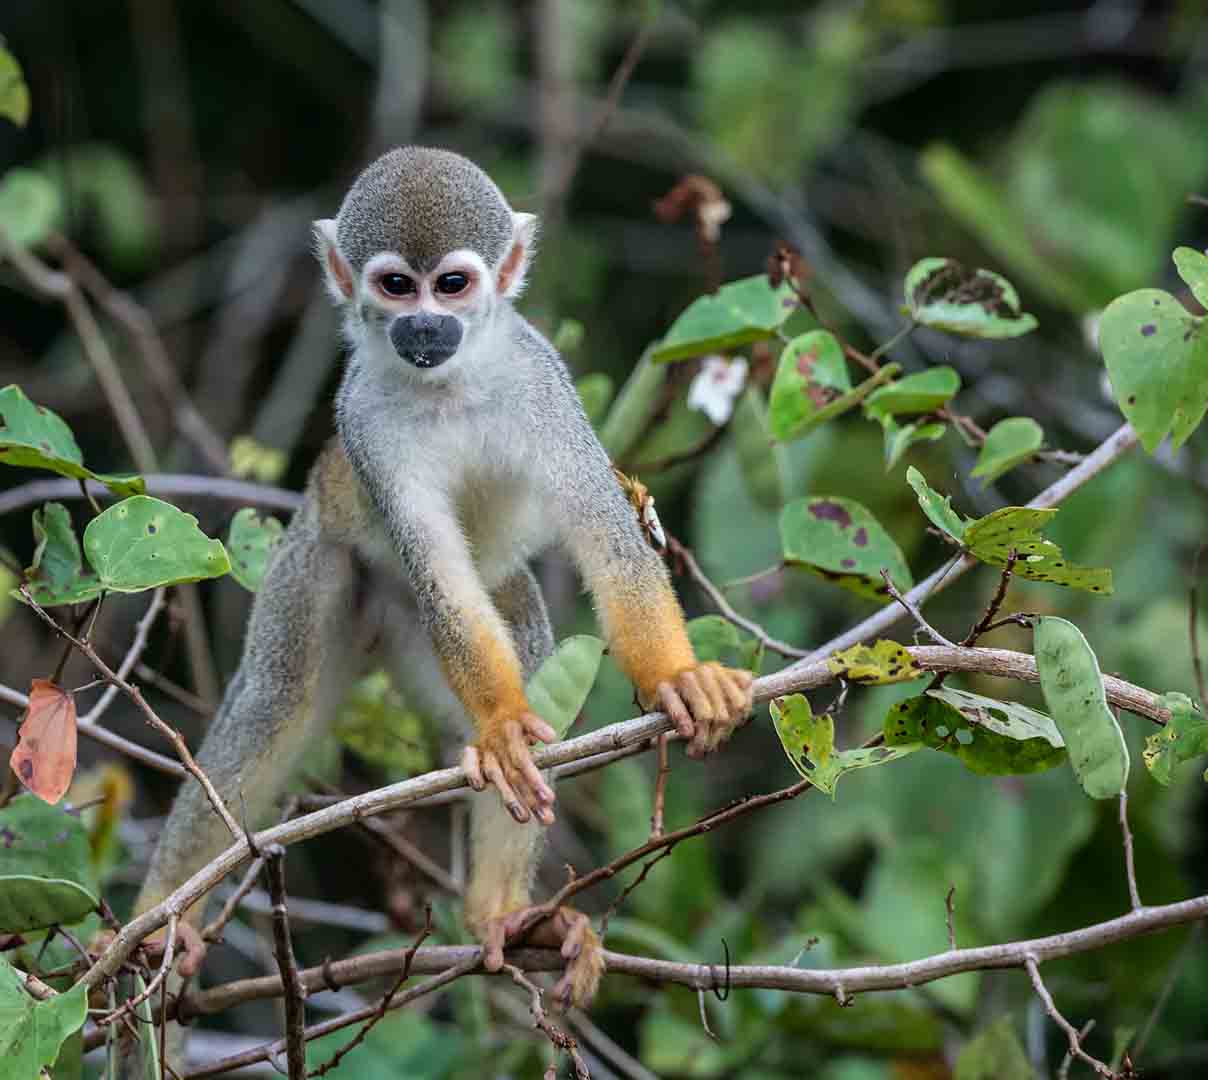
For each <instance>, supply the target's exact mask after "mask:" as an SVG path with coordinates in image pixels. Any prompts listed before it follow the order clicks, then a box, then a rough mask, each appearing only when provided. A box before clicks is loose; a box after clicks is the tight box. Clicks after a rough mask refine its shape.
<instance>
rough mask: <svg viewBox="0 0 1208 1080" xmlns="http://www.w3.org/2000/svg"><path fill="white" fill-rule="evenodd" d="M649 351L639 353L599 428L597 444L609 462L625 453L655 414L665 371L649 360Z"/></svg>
mask: <svg viewBox="0 0 1208 1080" xmlns="http://www.w3.org/2000/svg"><path fill="white" fill-rule="evenodd" d="M650 351H651V350H650V349H647V350H646V351H645V352H644V353H642V355H641V357H640V358H639V359H638V362H637V364H635V365H634V369H633V371H632V372H630V375H629V378H628V379H626V380H625V384H624V385H623V386H622V387H621V392H620V393H619V394H618V395H617V397H616V400H615V401H614V402H613V405H612V408H611V409H609V410H608V416H607V418H606V419H605V420H604V423H603V424H601V425H600V443H601V444H602V445H603V447H604V449H605V450H607V451H608V456H609V457H610V458H612V460H613V461H621V460H623V459H624V458H625V457H626V456H627V455H628V454H629V451H630V450H632V449H633V447H634V445H635V444H636V443H637V441H638V439H640V438H641V437H642V433H643V432H645V430H646V428H647V426H648V425H649V424H650V420H651V418H652V417H653V416H654V414H655V412H657V411H658V407H659V399H660V398H661V397H662V393H663V384H664V383H665V382H666V381H667V374H668V370H667V368H666V367H665V366H664V365H662V364H656V363H654V362H653V361H652V360H651V359H650Z"/></svg>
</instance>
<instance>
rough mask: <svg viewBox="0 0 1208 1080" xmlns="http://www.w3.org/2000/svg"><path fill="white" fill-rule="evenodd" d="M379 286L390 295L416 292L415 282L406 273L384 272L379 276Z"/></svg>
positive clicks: (405, 294)
mask: <svg viewBox="0 0 1208 1080" xmlns="http://www.w3.org/2000/svg"><path fill="white" fill-rule="evenodd" d="M378 287H379V288H380V289H381V290H382V292H384V293H386V294H387V295H389V296H410V295H411V294H412V293H414V292H415V282H414V281H412V280H411V279H410V278H409V277H407V275H406V274H383V275H382V276H381V277H380V278H378Z"/></svg>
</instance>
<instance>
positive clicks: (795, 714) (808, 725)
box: [768, 694, 922, 798]
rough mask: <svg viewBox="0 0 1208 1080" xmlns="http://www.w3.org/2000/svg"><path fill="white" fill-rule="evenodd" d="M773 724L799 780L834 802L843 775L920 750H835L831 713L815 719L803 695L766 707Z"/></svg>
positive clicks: (792, 695)
mask: <svg viewBox="0 0 1208 1080" xmlns="http://www.w3.org/2000/svg"><path fill="white" fill-rule="evenodd" d="M768 708H769V711H770V712H771V714H772V723H773V724H774V725H775V726H776V735H777V736H778V737H779V739H780V745H781V746H782V747H783V748H784V752H785V755H786V756H787V757H788V759H789V761H790V762H791V763H792V766H793V768H794V769H796V770H797V772H798V773H799V774H800V775H801V777H802V779H804V780H808V781H809V782H810V783H811V784H813V785H814V787H816V788H817V789H818V790H819V791H824V792H826V794H827V795H830V796H831V797H832V798H834V795H835V785H836V784H838V782H839V779H840V777H842V776H843V775H844V773H848V772H851V771H852V770H853V769H866V768H868V767H869V766H871V765H886V764H888V763H889V762H891V761H896V760H897V759H898V758H901V757H905V756H906V755H907V754H911V753H913V752H914V751H915V750H917V749H918V748H919V746H920V745H922V744H921V743H915V744H913V745H910V746H874V747H869V748H862V749H856V750H836V749H835V721H834V718H833V717H832V716H831V715H830V713H820V714H818V715H817V716H815V715H814V711H813V709H811V708H810V703H809V700H808V699H807V698H806V696H805V695H804V694H789V695H788V696H787V697H782V698H777V699H774V700H773V701H771V702H769V703H768Z"/></svg>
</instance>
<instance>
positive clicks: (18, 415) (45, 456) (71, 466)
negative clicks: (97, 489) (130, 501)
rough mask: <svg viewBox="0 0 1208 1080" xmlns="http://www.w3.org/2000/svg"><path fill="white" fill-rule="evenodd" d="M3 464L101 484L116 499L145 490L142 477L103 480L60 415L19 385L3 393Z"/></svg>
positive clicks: (0, 398) (0, 416)
mask: <svg viewBox="0 0 1208 1080" xmlns="http://www.w3.org/2000/svg"><path fill="white" fill-rule="evenodd" d="M0 464H3V465H22V466H25V467H27V468H31V469H49V470H50V471H51V472H56V473H58V474H59V475H60V476H68V477H70V478H71V479H73V480H87V479H93V480H98V481H100V482H101V483H102V484H104V485H105V486H106V487H108V488H109V490H110V491H112V492H113V493H114V494H115V495H121V496H126V495H137V494H141V492H142V491H143V490H144V489H145V485H144V482H143V479H142V477H140V476H103V475H101V474H100V473H94V472H93V471H92V470H91V469H87V468H85V467H84V458H83V455H82V454H81V453H80V448H79V446H78V445H77V444H76V441H75V436H74V435H73V434H72V433H71V428H69V427H68V426H67V424H66V423H64V422H63V420H62V419H61V418H60V417H59V416H58V415H57V414H56V413H53V412H51V411H50V410H49V409H47V408H46V407H45V406H42V405H35V404H34V403H33V402H32V401H30V400H29V398H27V397H26V396H25V393H24V391H23V390H22V389H21V388H20V387H19V386H16V385H15V384H13V385H9V386H6V387H5V388H4V389H3V390H0Z"/></svg>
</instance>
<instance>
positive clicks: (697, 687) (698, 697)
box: [677, 671, 713, 724]
mask: <svg viewBox="0 0 1208 1080" xmlns="http://www.w3.org/2000/svg"><path fill="white" fill-rule="evenodd" d="M677 682H678V685H679V691H680V693H681V694H682V695H683V697H684V700H685V701H687V703H688V708H689V709H691V710H692V718H693V719H694V720H696V721H697V723H698V724H699V723H700V722H701V721H704V722H705V723H706V724H707V723H708V722H709V721H710V720H712V719H713V705H712V704H711V703H710V701H709V698H708V696H707V695H706V694H705V691H704V688H703V687H702V686H701V684H700V680H699V679H698V678H697V672H696V671H685V672H684V673H683V674H682V675H681V676H680V677H679V679H678V680H677Z"/></svg>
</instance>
